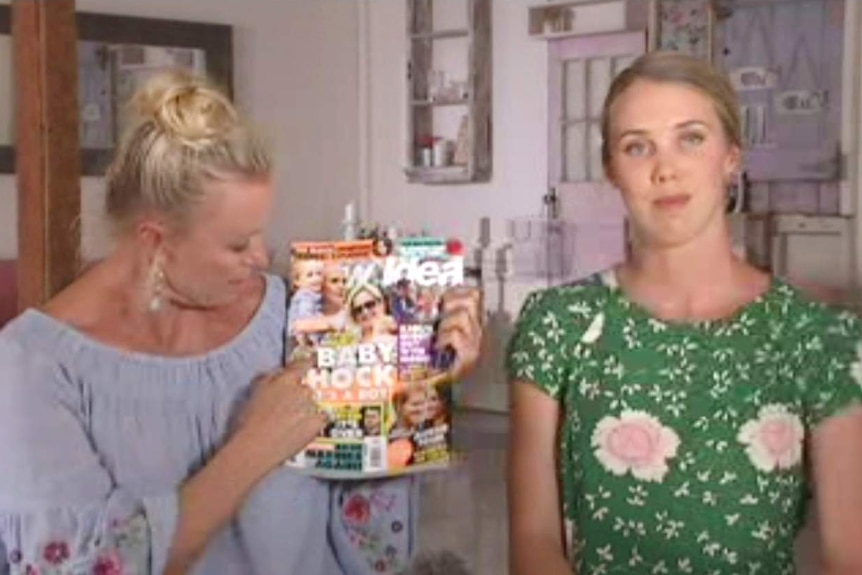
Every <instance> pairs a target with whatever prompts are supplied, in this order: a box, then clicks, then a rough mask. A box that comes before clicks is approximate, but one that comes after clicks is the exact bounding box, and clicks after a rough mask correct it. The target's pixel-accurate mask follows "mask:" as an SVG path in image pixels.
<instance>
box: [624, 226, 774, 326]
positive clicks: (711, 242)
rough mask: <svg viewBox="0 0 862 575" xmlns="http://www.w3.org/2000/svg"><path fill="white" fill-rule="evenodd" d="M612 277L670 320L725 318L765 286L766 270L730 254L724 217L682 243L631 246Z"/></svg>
mask: <svg viewBox="0 0 862 575" xmlns="http://www.w3.org/2000/svg"><path fill="white" fill-rule="evenodd" d="M617 277H618V280H619V283H620V286H621V288H622V289H623V291H624V292H625V293H626V295H627V296H628V297H629V298H630V299H632V300H633V301H635V302H637V303H638V304H640V305H642V306H644V307H646V308H647V309H648V310H650V311H651V312H652V313H654V314H655V315H656V316H657V317H660V318H663V319H674V320H701V319H717V318H721V317H726V316H728V315H730V314H732V313H733V312H734V311H735V310H737V309H738V308H739V307H741V306H743V305H745V304H747V303H749V302H750V301H752V300H753V299H755V298H757V297H758V296H759V295H761V294H762V293H763V292H764V291H766V290H767V289H768V287H769V278H768V276H767V275H766V274H764V273H763V272H760V271H759V270H757V269H755V268H753V267H752V266H750V265H749V264H747V263H746V262H744V261H742V260H740V259H739V258H738V257H737V256H736V255H735V254H734V253H733V250H732V248H731V241H730V236H729V232H728V229H727V227H726V225H724V222H722V225H721V226H718V225H717V226H714V227H713V228H712V229H710V230H706V231H705V233H703V234H701V236H700V237H698V238H696V239H694V240H693V241H691V242H688V243H686V244H685V245H681V246H674V247H672V248H658V247H651V246H645V247H636V248H635V249H634V252H633V255H632V258H631V259H630V260H629V261H627V262H626V263H625V264H623V265H622V266H620V268H619V269H618V271H617Z"/></svg>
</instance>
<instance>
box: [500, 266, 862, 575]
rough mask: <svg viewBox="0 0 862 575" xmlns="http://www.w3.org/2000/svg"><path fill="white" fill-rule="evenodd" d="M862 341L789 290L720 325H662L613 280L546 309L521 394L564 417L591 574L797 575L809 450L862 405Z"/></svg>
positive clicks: (577, 522)
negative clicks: (810, 441) (822, 428)
mask: <svg viewBox="0 0 862 575" xmlns="http://www.w3.org/2000/svg"><path fill="white" fill-rule="evenodd" d="M860 342H862V329H860V322H859V321H858V320H857V319H856V318H855V316H852V315H851V314H849V313H841V312H838V311H834V310H831V309H829V308H827V307H825V306H821V305H819V304H815V303H812V302H809V301H807V300H805V299H804V297H803V296H801V295H800V294H799V293H798V292H797V291H796V290H795V289H793V288H792V287H790V286H788V285H787V284H785V283H783V282H781V281H780V280H775V281H774V283H773V286H772V287H771V289H770V290H769V291H768V292H767V293H766V294H764V295H763V296H761V297H760V298H759V299H757V300H756V301H754V302H753V303H751V304H750V305H748V306H746V307H744V308H743V309H742V310H740V311H739V312H738V313H737V314H735V315H734V316H733V317H731V318H728V319H727V320H722V321H705V322H697V323H668V322H663V321H659V320H657V319H655V318H653V317H651V316H650V315H649V313H648V312H647V311H646V310H645V309H643V308H641V307H639V306H638V305H637V304H635V303H633V302H631V301H630V300H628V299H627V298H626V297H625V295H624V294H623V293H622V292H621V291H620V290H619V289H618V288H617V287H616V285H615V282H614V281H613V277H612V275H610V274H604V275H603V276H596V277H595V278H592V280H591V281H587V282H584V283H582V284H577V285H571V286H564V287H558V288H553V289H550V290H546V291H544V292H540V293H536V294H533V295H532V296H531V297H530V298H529V299H528V301H527V303H526V304H525V306H524V309H523V311H522V313H521V317H520V319H519V321H518V326H517V329H516V333H515V336H514V337H513V339H512V342H511V348H510V352H509V358H508V363H509V366H508V367H509V371H510V375H511V377H512V378H513V379H514V380H526V381H530V382H533V383H535V384H536V385H537V386H539V387H540V388H541V389H543V390H544V391H545V392H547V393H548V394H549V395H551V396H552V397H554V398H556V399H557V400H559V402H560V404H561V406H562V413H563V414H564V418H565V419H564V422H563V427H562V431H561V445H560V460H561V476H562V499H563V506H564V517H565V521H566V527H567V531H570V532H571V541H570V554H571V557H570V558H571V562H572V565H573V567H574V568H575V571H576V572H577V573H579V574H581V575H599V574H609V573H626V574H631V575H640V574H644V575H646V574H659V573H697V574H704V575H706V574H714V575H720V574H737V573H745V574H757V573H760V574H763V575H766V574H769V575H779V574H792V573H794V565H793V543H794V537H795V535H796V533H797V532H798V530H799V529H800V527H801V525H802V522H803V520H804V514H805V511H806V502H807V498H808V495H809V494H808V488H809V477H808V476H807V473H806V469H805V465H804V461H805V459H806V457H805V453H804V450H805V438H806V436H807V435H808V434H809V433H810V432H811V429H812V428H813V427H814V426H815V425H817V424H818V423H819V422H820V421H821V420H823V419H824V418H826V417H829V416H831V415H833V414H835V413H837V412H839V411H840V410H842V409H844V408H846V407H848V406H850V405H852V404H857V403H860V402H862V383H860V372H862V361H860Z"/></svg>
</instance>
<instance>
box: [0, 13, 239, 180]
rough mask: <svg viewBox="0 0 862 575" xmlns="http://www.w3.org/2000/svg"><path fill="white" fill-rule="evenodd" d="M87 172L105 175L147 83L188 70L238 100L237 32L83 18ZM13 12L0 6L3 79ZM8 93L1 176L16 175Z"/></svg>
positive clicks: (81, 89) (2, 111)
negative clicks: (128, 113)
mask: <svg viewBox="0 0 862 575" xmlns="http://www.w3.org/2000/svg"><path fill="white" fill-rule="evenodd" d="M76 22H77V26H78V105H79V134H80V147H81V172H82V175H86V176H99V175H103V174H104V172H105V168H106V167H107V165H108V163H109V162H110V160H111V157H112V155H113V149H114V146H115V145H116V143H117V141H118V140H119V137H120V134H121V133H122V130H123V117H124V104H125V102H126V101H127V100H128V97H129V96H130V95H131V94H132V93H133V92H134V90H135V89H136V88H137V87H138V86H140V85H141V83H143V82H144V81H146V79H147V78H149V77H150V76H152V75H153V74H155V73H158V72H160V71H163V70H166V69H171V68H182V69H187V70H191V71H193V72H197V73H201V74H206V75H207V76H208V77H209V78H210V79H211V80H213V81H214V82H215V83H216V84H217V85H219V86H220V87H222V88H223V89H224V90H225V91H226V92H227V93H228V95H232V93H233V29H232V27H231V26H229V25H225V24H211V23H204V22H190V21H182V20H166V19H158V18H141V17H136V16H120V15H113V14H96V13H89V12H78V13H76ZM12 72H13V70H12V37H11V8H10V7H9V6H8V5H4V6H0V74H2V75H3V76H5V77H8V78H14V74H13V73H12ZM3 84H5V85H6V87H5V88H3V89H0V173H6V174H11V173H14V172H15V149H14V89H13V87H12V86H11V82H3Z"/></svg>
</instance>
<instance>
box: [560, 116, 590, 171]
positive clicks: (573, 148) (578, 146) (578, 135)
mask: <svg viewBox="0 0 862 575" xmlns="http://www.w3.org/2000/svg"><path fill="white" fill-rule="evenodd" d="M584 128H585V125H584V124H582V123H571V124H566V125H564V127H563V157H564V158H565V167H564V172H563V180H565V181H568V182H583V181H584V180H586V179H587V170H586V163H587V155H586V153H585V149H584Z"/></svg>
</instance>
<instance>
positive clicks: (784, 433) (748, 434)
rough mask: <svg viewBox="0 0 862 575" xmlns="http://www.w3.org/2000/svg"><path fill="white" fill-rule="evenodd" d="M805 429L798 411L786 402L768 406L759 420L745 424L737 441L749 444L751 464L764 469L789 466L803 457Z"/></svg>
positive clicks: (760, 412) (747, 448) (747, 450)
mask: <svg viewBox="0 0 862 575" xmlns="http://www.w3.org/2000/svg"><path fill="white" fill-rule="evenodd" d="M804 438H805V428H804V427H803V426H802V421H801V420H800V419H799V416H798V415H796V414H795V413H790V412H789V411H788V410H787V408H786V407H785V406H783V405H776V404H772V405H766V406H764V407H762V408H761V409H760V411H759V412H758V414H757V419H754V420H751V421H749V422H748V423H746V424H745V425H743V426H742V429H740V431H739V435H738V436H737V440H739V442H740V443H742V444H743V445H746V446H747V447H746V448H745V452H746V453H747V454H748V458H749V459H750V460H751V463H753V464H754V466H755V467H756V468H757V469H759V470H761V471H772V470H774V469H776V468H778V469H789V468H791V467H793V466H794V465H797V464H798V463H799V462H800V461H801V460H802V440H803V439H804Z"/></svg>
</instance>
